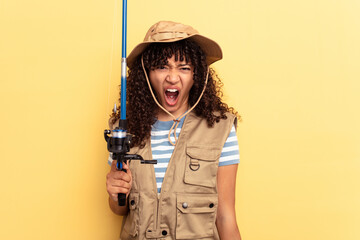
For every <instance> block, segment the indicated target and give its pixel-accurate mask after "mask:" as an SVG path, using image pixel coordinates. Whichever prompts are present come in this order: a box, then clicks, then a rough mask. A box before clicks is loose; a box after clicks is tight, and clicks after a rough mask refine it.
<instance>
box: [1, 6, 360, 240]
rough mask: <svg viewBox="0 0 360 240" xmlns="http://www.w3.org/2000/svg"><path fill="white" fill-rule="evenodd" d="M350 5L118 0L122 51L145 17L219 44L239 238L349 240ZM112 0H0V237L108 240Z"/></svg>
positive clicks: (114, 223) (355, 188)
mask: <svg viewBox="0 0 360 240" xmlns="http://www.w3.org/2000/svg"><path fill="white" fill-rule="evenodd" d="M359 13H360V2H359V1H358V0H342V1H340V0H337V1H336V0H303V1H292V0H290V1H289V0H274V1H268V0H241V1H239V0H232V1H230V0H226V1H215V0H183V1H169V0H163V1H160V0H156V1H155V0H151V1H150V0H143V1H140V0H137V1H135V0H132V1H131V0H130V1H129V3H128V52H129V51H130V50H131V49H132V48H133V47H134V46H135V44H136V43H138V42H140V41H141V40H142V38H143V36H144V35H145V32H146V30H147V29H148V28H149V27H150V25H151V24H153V23H155V22H157V21H158V20H163V19H165V20H173V21H180V22H183V23H186V24H191V25H193V26H194V27H195V28H196V29H198V30H199V31H200V32H201V33H203V34H204V35H206V36H209V37H211V38H213V39H215V40H216V41H218V42H219V44H220V45H221V46H222V48H223V52H224V59H223V60H222V61H220V62H219V63H216V64H215V65H214V67H215V69H216V70H217V71H218V73H219V75H220V77H221V78H222V80H223V82H224V83H225V88H224V92H225V97H224V99H225V101H227V102H228V103H229V104H230V105H232V106H234V107H235V108H236V109H237V110H238V111H239V113H240V114H241V115H242V117H243V121H242V123H240V124H239V129H238V138H239V144H240V151H241V163H240V165H239V171H238V178H237V189H236V197H237V204H236V209H237V217H238V224H239V228H240V232H241V234H242V237H243V239H244V240H300V239H301V240H303V239H310V240H313V239H314V240H315V239H316V240H322V239H324V240H325V239H326V240H335V239H336V240H338V239H344V240H358V239H360V230H359V225H360V191H359V183H360V176H359V175H360V174H359V173H360V171H359V168H360V125H359V122H360V113H359V106H358V105H359V103H360V94H359V92H360V44H359V43H360V17H359V16H360V14H359ZM120 46H121V2H119V0H116V1H114V0H109V1H95V0H87V1H85V0H76V1H74V0H63V1H49V0H32V1H24V0H22V1H19V0H1V1H0V79H1V80H0V81H1V84H0V109H1V124H0V127H1V129H0V135H1V142H0V159H1V168H0V169H1V170H0V171H1V172H0V184H1V188H0V189H1V193H0V194H1V197H0V201H1V202H0V221H1V222H0V229H1V230H0V239H14V240H20V239H86V240H92V239H94V240H99V239H116V238H117V236H118V235H119V229H120V222H121V218H120V217H118V216H115V215H114V214H112V213H111V211H110V210H109V208H108V206H107V193H106V190H105V175H106V173H107V172H108V170H109V166H108V165H107V155H108V153H107V150H106V146H105V141H104V139H103V130H104V129H105V128H106V127H107V119H108V115H109V114H110V112H111V108H112V105H113V103H114V102H116V101H117V99H118V90H119V89H118V84H119V82H120V56H121V53H120V51H121V48H120Z"/></svg>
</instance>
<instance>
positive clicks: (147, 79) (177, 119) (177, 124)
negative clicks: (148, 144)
mask: <svg viewBox="0 0 360 240" xmlns="http://www.w3.org/2000/svg"><path fill="white" fill-rule="evenodd" d="M141 65H142V68H143V71H144V74H145V78H146V82H147V84H148V86H149V89H150V92H151V95H152V97H153V99H154V101H155V103H156V104H157V105H158V106H159V108H161V109H162V110H163V111H164V112H166V113H167V114H169V115H170V116H171V117H172V118H173V121H174V123H173V125H172V126H171V128H170V130H169V134H168V139H169V142H170V143H171V145H173V146H175V145H176V142H177V137H176V129H177V127H178V126H179V123H180V119H181V118H183V117H185V116H186V115H187V114H189V113H190V112H191V111H192V110H193V109H194V108H195V107H196V105H197V104H198V103H199V102H200V99H201V97H202V96H203V95H204V92H205V89H206V84H207V82H208V78H209V67H208V68H207V73H206V79H205V85H204V88H203V90H202V92H201V94H200V96H199V98H198V100H197V101H196V103H195V104H194V105H193V106H192V107H191V108H190V109H189V110H188V111H186V112H185V113H183V114H182V115H181V116H180V117H178V118H176V117H175V116H174V115H173V114H171V113H170V112H169V111H168V110H166V109H165V108H164V107H163V106H161V104H160V103H159V102H158V100H157V99H156V97H155V95H154V92H153V90H152V88H151V84H150V81H149V78H148V75H147V73H146V70H145V66H144V60H143V56H141ZM172 130H174V138H175V142H173V141H171V139H170V135H171V131H172Z"/></svg>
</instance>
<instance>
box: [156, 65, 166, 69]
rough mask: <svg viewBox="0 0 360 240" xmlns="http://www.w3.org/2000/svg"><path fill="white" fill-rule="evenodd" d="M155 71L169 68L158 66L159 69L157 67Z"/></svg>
mask: <svg viewBox="0 0 360 240" xmlns="http://www.w3.org/2000/svg"><path fill="white" fill-rule="evenodd" d="M155 69H159V70H164V69H167V66H165V65H162V66H157V67H155Z"/></svg>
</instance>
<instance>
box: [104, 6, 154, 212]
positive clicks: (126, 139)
mask: <svg viewBox="0 0 360 240" xmlns="http://www.w3.org/2000/svg"><path fill="white" fill-rule="evenodd" d="M126 34H127V0H123V9H122V54H121V85H120V86H121V90H120V119H119V125H118V126H117V127H115V129H113V130H109V129H106V130H105V131H104V138H105V141H106V142H107V149H108V151H109V152H110V153H112V154H111V157H112V159H113V160H116V168H117V169H118V170H119V171H123V172H126V169H124V168H123V166H124V164H126V162H127V161H128V160H129V162H130V161H131V160H140V163H142V164H156V163H157V160H144V159H143V157H142V156H140V155H138V154H128V152H129V151H130V145H131V138H132V135H131V134H129V133H128V132H127V120H126V70H127V65H126V40H127V36H126ZM116 112H117V108H116V104H115V106H114V113H115V115H116ZM118 203H119V206H125V205H126V194H125V193H118Z"/></svg>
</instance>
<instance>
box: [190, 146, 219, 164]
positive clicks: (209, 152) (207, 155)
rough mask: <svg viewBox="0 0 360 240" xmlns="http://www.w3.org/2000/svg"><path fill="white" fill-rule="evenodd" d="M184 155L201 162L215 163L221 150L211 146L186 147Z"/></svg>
mask: <svg viewBox="0 0 360 240" xmlns="http://www.w3.org/2000/svg"><path fill="white" fill-rule="evenodd" d="M186 154H187V155H188V156H189V157H191V158H195V159H201V160H203V161H215V160H216V159H218V158H219V157H220V154H221V150H220V149H218V148H216V147H211V146H187V147H186Z"/></svg>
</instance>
